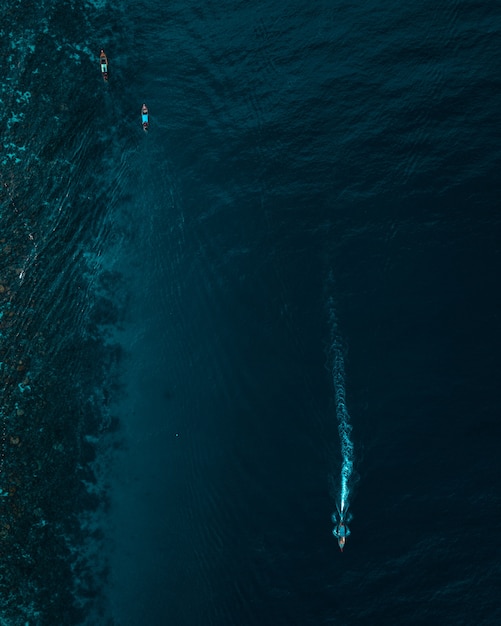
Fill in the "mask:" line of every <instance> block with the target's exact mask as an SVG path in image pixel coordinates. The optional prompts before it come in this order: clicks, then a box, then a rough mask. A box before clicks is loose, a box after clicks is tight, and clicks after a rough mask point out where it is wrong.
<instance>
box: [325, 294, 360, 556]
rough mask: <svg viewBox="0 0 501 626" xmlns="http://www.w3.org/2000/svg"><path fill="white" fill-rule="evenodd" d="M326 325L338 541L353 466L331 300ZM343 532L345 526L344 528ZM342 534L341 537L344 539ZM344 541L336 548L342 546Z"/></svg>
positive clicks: (338, 339) (340, 351) (341, 355)
mask: <svg viewBox="0 0 501 626" xmlns="http://www.w3.org/2000/svg"><path fill="white" fill-rule="evenodd" d="M329 324H330V329H331V341H330V363H331V371H332V381H333V384H334V393H335V400H336V417H337V422H338V432H339V440H340V444H341V470H340V474H339V483H338V482H337V481H335V482H336V485H337V486H336V489H335V498H336V508H337V516H336V513H334V514H333V515H332V520H333V521H334V523H336V526H335V528H334V530H333V534H334V535H335V536H336V537H338V538H339V533H340V531H341V532H343V527H344V526H345V522H346V521H348V508H349V506H350V497H351V490H352V486H353V463H354V448H353V442H352V439H351V431H352V426H351V419H350V414H349V412H348V407H347V405H346V388H345V371H344V348H343V344H342V340H341V337H340V334H339V330H338V322H337V317H336V313H335V310H334V306H333V302H332V300H330V301H329ZM346 530H347V527H346ZM348 534H349V531H348V532H347V533H346V535H344V534H343V535H342V536H343V538H345V536H348ZM344 543H345V540H343V542H342V545H341V543H340V544H339V547H340V548H341V549H342V548H343V547H344Z"/></svg>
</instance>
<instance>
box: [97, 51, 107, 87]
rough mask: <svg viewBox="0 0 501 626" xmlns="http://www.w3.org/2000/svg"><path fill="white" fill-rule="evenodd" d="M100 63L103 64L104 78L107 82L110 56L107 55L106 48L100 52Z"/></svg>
mask: <svg viewBox="0 0 501 626" xmlns="http://www.w3.org/2000/svg"><path fill="white" fill-rule="evenodd" d="M99 65H100V66H101V74H102V75H103V80H104V81H105V82H106V81H107V80H108V57H107V56H106V54H105V52H104V50H101V52H100V53H99Z"/></svg>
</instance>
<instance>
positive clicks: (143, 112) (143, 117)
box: [141, 104, 150, 132]
mask: <svg viewBox="0 0 501 626" xmlns="http://www.w3.org/2000/svg"><path fill="white" fill-rule="evenodd" d="M141 123H142V124H143V130H144V132H147V130H148V126H149V125H150V120H149V116H148V107H147V106H146V105H145V104H143V106H142V107H141Z"/></svg>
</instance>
